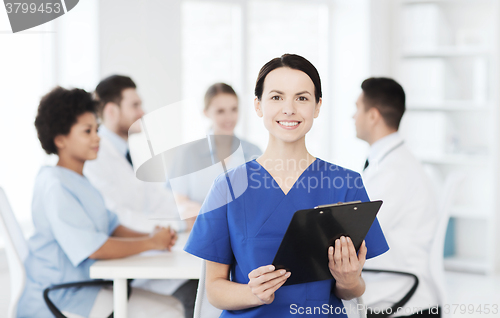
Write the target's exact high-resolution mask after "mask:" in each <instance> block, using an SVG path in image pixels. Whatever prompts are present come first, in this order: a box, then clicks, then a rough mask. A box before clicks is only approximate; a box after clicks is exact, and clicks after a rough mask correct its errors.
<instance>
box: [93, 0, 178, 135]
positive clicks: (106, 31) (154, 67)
mask: <svg viewBox="0 0 500 318" xmlns="http://www.w3.org/2000/svg"><path fill="white" fill-rule="evenodd" d="M99 28H100V37H99V46H100V54H99V55H100V76H101V78H104V77H106V76H109V75H112V74H124V75H128V76H130V77H131V78H132V79H133V80H134V81H135V82H136V84H137V86H138V92H139V94H140V95H141V97H142V99H143V107H144V109H145V111H146V112H151V111H153V110H155V109H157V108H160V107H161V106H165V105H167V104H170V103H174V102H177V101H179V100H181V83H182V82H181V80H180V79H181V1H180V0H169V1H162V0H148V1H137V0H105V1H100V2H99ZM179 116H181V115H180V113H179V114H172V118H179ZM177 123H180V121H172V122H170V123H169V124H171V125H175V124H177Z"/></svg>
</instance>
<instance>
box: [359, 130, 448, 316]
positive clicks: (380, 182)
mask: <svg viewBox="0 0 500 318" xmlns="http://www.w3.org/2000/svg"><path fill="white" fill-rule="evenodd" d="M368 161H369V166H368V167H367V169H366V170H365V171H364V172H363V181H364V183H365V187H366V190H367V192H368V196H369V197H370V200H383V201H384V203H383V205H382V207H381V209H380V211H379V213H378V215H377V217H378V220H379V222H380V225H381V227H382V230H383V231H384V235H385V237H386V239H387V242H388V244H389V248H390V249H389V251H388V252H386V253H384V254H382V255H380V256H378V257H375V258H373V259H370V260H367V261H366V264H365V268H371V269H386V270H396V271H403V272H410V273H413V274H415V275H417V277H418V278H419V280H420V283H419V286H418V288H417V290H416V292H415V294H414V295H413V297H412V298H411V299H410V301H409V302H408V303H407V304H406V305H405V308H404V309H405V311H403V312H402V314H400V315H409V314H411V313H415V312H416V310H415V308H421V309H424V310H425V309H427V308H430V307H432V306H435V305H437V304H438V298H437V293H436V292H435V287H434V284H433V283H432V280H431V274H430V262H429V257H430V250H431V244H432V240H433V237H434V235H435V231H436V226H437V223H438V215H437V208H436V202H435V198H434V195H433V193H432V188H431V184H430V181H429V180H428V178H427V176H426V174H425V172H424V170H423V167H422V165H421V164H420V162H419V161H418V160H417V159H416V158H415V157H414V156H413V155H412V153H411V152H410V151H409V150H408V148H407V147H406V145H405V144H404V141H403V139H402V138H401V136H400V135H399V134H398V133H394V134H391V135H389V136H386V137H384V138H382V139H380V140H379V141H377V142H376V143H374V144H373V145H372V147H371V149H370V155H369V157H368ZM363 277H364V278H365V281H366V285H367V288H366V292H365V294H364V295H363V299H364V301H365V303H366V304H367V305H369V306H370V305H375V304H376V303H378V302H380V301H381V300H391V301H393V303H394V302H395V301H397V300H399V299H401V298H402V297H403V296H404V295H405V293H406V292H407V291H408V290H409V289H410V286H411V283H412V281H413V280H412V279H410V278H395V279H394V276H391V277H392V278H390V277H389V276H388V275H387V274H374V275H373V274H367V273H364V274H363ZM385 304H387V303H385ZM375 306H377V305H375ZM379 306H380V307H379V308H384V307H386V306H384V304H381V303H379ZM377 307H378V306H377ZM398 316H399V315H398Z"/></svg>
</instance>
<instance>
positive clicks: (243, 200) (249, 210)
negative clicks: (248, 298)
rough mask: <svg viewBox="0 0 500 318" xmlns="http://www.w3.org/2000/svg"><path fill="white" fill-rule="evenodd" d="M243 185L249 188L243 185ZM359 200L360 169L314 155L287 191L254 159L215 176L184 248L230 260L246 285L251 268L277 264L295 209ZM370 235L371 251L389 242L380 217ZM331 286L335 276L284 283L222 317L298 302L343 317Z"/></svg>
mask: <svg viewBox="0 0 500 318" xmlns="http://www.w3.org/2000/svg"><path fill="white" fill-rule="evenodd" d="M284 166H285V167H286V163H284ZM245 176H246V180H244V179H245ZM228 185H230V186H228ZM242 185H243V186H246V187H247V188H246V190H245V191H244V192H243V191H240V190H241V188H242ZM235 193H236V195H235ZM356 200H359V201H362V202H366V201H369V198H368V195H367V194H366V190H365V188H364V185H363V182H362V180H361V176H360V175H359V174H358V173H357V172H354V171H351V170H347V169H344V168H342V167H339V166H337V165H334V164H331V163H328V162H326V161H323V160H321V159H319V158H317V159H316V160H315V161H314V162H313V163H312V164H311V165H309V167H307V169H306V170H305V171H304V172H303V173H302V175H301V176H300V177H299V178H298V180H297V181H296V182H295V184H294V185H293V187H292V188H291V190H290V191H289V192H288V194H286V195H285V194H284V192H283V191H282V190H281V189H280V187H279V186H278V184H277V183H276V182H275V180H274V179H273V177H272V176H271V175H270V174H269V173H268V172H267V170H265V169H264V168H263V167H262V166H261V165H260V164H259V163H258V162H257V161H256V160H252V161H249V162H247V163H246V164H244V165H241V166H239V167H236V168H234V169H232V170H229V171H228V172H227V174H226V175H220V176H219V177H218V178H217V179H216V180H215V181H214V184H213V185H212V188H211V190H210V193H209V195H208V196H207V199H206V200H205V202H204V203H203V206H202V208H201V211H200V215H199V216H198V218H197V219H196V222H195V224H194V227H193V229H192V232H191V235H190V237H189V239H188V242H187V244H186V246H185V248H184V249H185V251H186V252H188V253H191V254H193V255H196V256H198V257H200V258H203V259H206V260H209V261H213V262H218V263H223V264H230V265H231V280H232V281H234V282H237V283H241V284H247V283H248V281H249V279H248V274H249V273H250V272H251V271H252V270H254V269H256V268H258V267H260V266H264V265H269V264H271V263H272V261H273V259H274V255H275V254H276V252H277V250H278V247H279V245H280V243H281V240H282V238H283V236H284V235H285V232H286V229H287V227H288V224H289V223H290V221H291V219H292V216H293V213H294V212H295V211H297V210H300V209H309V208H313V207H315V206H317V205H323V204H331V203H336V202H348V201H356ZM224 201H225V202H226V204H222V202H224ZM365 241H366V247H367V249H368V252H367V258H372V257H375V256H377V255H380V254H382V253H384V252H386V251H387V250H388V249H389V246H388V245H387V242H386V240H385V238H384V235H383V233H382V230H381V228H380V225H379V222H378V220H377V219H375V221H374V222H373V224H372V226H371V228H370V230H369V232H368V234H367V236H366V238H365ZM292 275H293V273H292ZM334 287H335V281H334V279H331V280H324V281H318V282H312V283H305V284H297V285H290V286H282V287H281V288H279V289H278V290H277V291H276V293H275V299H274V301H273V302H272V303H271V304H269V305H262V306H258V307H254V308H249V309H244V310H234V311H233V310H228V311H226V310H225V311H223V313H222V315H221V317H259V318H260V317H272V318H275V317H295V316H297V311H298V308H299V307H302V308H303V309H304V310H307V308H311V309H312V311H311V314H307V317H346V315H344V314H342V313H341V312H340V314H339V309H340V310H341V309H342V308H343V304H342V301H341V300H340V299H339V298H337V297H336V296H335V295H334V294H333V292H332V289H333V288H334ZM330 306H333V307H330ZM314 307H317V308H316V311H314V310H315V309H314ZM294 308H295V309H294ZM326 308H328V309H326ZM332 308H333V309H332ZM335 308H338V309H337V310H335ZM336 312H337V314H336Z"/></svg>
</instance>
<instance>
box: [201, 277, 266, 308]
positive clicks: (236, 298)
mask: <svg viewBox="0 0 500 318" xmlns="http://www.w3.org/2000/svg"><path fill="white" fill-rule="evenodd" d="M206 288H207V298H208V301H209V302H210V303H211V304H212V305H213V306H215V307H217V308H219V309H222V310H241V309H247V308H252V307H257V306H260V305H263V303H262V302H261V301H260V300H259V299H258V298H257V296H255V295H254V294H253V293H252V291H251V290H250V287H249V286H248V285H247V284H240V283H235V282H232V281H229V280H227V279H224V278H218V279H216V280H214V281H212V282H211V283H210V284H209V285H207V287H206Z"/></svg>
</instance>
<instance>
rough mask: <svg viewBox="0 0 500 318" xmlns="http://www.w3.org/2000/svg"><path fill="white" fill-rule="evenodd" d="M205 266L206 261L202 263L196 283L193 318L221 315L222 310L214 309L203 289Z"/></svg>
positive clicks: (216, 317) (211, 317)
mask: <svg viewBox="0 0 500 318" xmlns="http://www.w3.org/2000/svg"><path fill="white" fill-rule="evenodd" d="M206 266H207V265H206V261H203V262H202V265H201V274H200V280H199V283H198V292H197V294H196V302H195V304H194V316H193V318H218V317H219V316H220V315H221V313H222V310H220V309H217V308H215V307H214V306H212V304H211V303H210V302H209V301H208V298H207V291H206V289H205V273H206Z"/></svg>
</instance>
